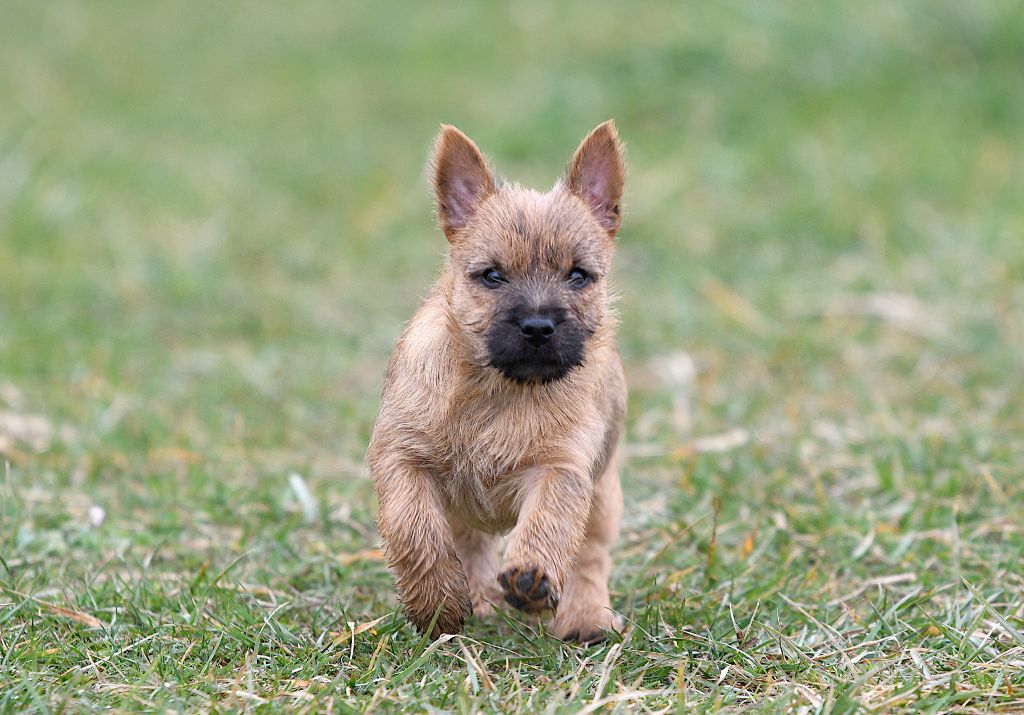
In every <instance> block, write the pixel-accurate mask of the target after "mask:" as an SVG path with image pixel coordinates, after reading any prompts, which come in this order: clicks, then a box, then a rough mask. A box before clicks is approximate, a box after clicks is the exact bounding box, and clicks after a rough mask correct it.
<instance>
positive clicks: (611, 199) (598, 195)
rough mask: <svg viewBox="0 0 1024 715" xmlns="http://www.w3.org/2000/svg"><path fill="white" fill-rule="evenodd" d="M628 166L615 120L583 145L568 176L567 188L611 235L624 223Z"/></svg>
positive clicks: (599, 129)
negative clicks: (621, 206)
mask: <svg viewBox="0 0 1024 715" xmlns="http://www.w3.org/2000/svg"><path fill="white" fill-rule="evenodd" d="M625 176H626V166H625V162H624V161H623V158H622V142H620V141H619V133H618V132H617V131H615V122H614V120H611V119H609V120H608V121H607V122H605V123H604V124H601V125H599V126H598V127H597V128H595V129H594V131H592V132H590V134H588V135H587V138H586V139H584V140H583V141H582V143H580V146H579V148H578V149H577V150H576V153H575V154H573V157H572V161H570V162H569V173H568V175H567V176H566V188H568V189H569V191H571V192H572V193H574V194H576V195H577V196H579V197H580V198H581V199H583V202H584V203H586V205H587V206H589V207H590V210H591V211H592V212H593V214H594V217H595V218H597V221H598V223H600V224H601V225H602V226H603V227H604V229H605V230H606V231H607V232H608V235H609V236H614V235H615V234H616V233H617V232H618V230H619V224H620V223H621V222H622V216H621V210H620V205H621V202H622V183H623V181H624V179H625Z"/></svg>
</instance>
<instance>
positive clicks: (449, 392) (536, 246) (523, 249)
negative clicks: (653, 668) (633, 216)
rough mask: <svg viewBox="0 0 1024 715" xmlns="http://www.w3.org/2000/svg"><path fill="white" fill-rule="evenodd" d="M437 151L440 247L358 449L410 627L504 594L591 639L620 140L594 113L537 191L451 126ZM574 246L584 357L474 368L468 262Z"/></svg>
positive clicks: (602, 584)
mask: <svg viewBox="0 0 1024 715" xmlns="http://www.w3.org/2000/svg"><path fill="white" fill-rule="evenodd" d="M435 152H436V155H435V160H434V183H435V191H436V192H437V195H438V217H439V222H440V224H441V227H442V229H443V230H444V232H445V234H446V236H447V237H448V239H449V241H450V243H451V247H450V254H449V261H448V263H447V265H446V267H445V270H444V272H443V274H442V275H441V277H440V279H439V280H438V281H437V283H436V284H435V286H434V288H433V289H432V291H431V292H430V294H429V296H428V297H427V299H426V301H425V302H424V303H423V305H422V306H421V307H420V309H419V310H418V311H417V313H416V315H415V316H414V317H413V319H412V321H411V322H410V323H409V325H408V327H407V328H406V330H405V332H404V333H403V334H402V337H401V338H400V339H399V342H398V346H397V348H396V350H395V353H394V355H393V357H392V360H391V364H390V366H389V368H388V370H387V374H386V376H385V381H384V388H383V394H382V397H381V407H380V415H379V417H378V420H377V424H376V426H375V429H374V432H373V437H372V440H371V443H370V449H369V455H368V461H369V466H370V471H371V475H372V477H373V482H374V487H375V489H376V492H377V495H378V499H379V502H380V507H379V512H378V523H379V527H380V533H381V538H382V541H383V545H384V549H385V554H386V556H387V560H388V564H389V566H390V568H391V570H392V572H393V574H394V576H395V584H396V587H397V590H398V593H399V597H400V599H401V601H402V603H403V605H404V607H405V610H406V613H407V614H408V617H409V619H410V620H411V621H412V623H413V624H414V625H415V626H416V627H417V628H418V629H420V630H421V631H426V630H427V629H428V628H429V627H430V624H431V622H432V621H433V619H434V618H435V617H436V619H437V620H436V624H435V626H434V628H433V630H432V633H431V635H433V636H437V635H439V634H441V633H457V632H459V631H460V630H461V627H462V624H463V619H464V618H465V617H466V616H468V615H469V614H470V613H471V612H472V613H475V614H477V615H485V614H487V613H489V612H490V610H491V604H494V605H502V597H503V595H504V597H505V598H510V599H512V600H514V601H516V602H517V603H519V604H521V605H520V607H521V608H523V609H524V610H527V611H534V610H544V609H547V608H550V607H554V606H557V608H556V610H555V618H554V621H553V622H552V630H553V632H554V633H555V634H556V635H557V636H559V637H562V638H567V639H575V640H580V641H582V642H590V641H593V640H596V639H598V638H599V637H600V635H601V630H600V629H612V628H617V627H618V625H619V624H618V621H617V620H616V619H615V617H614V615H613V613H612V611H611V604H610V602H609V595H608V578H609V575H610V572H611V560H610V557H609V553H608V551H609V548H610V547H611V545H612V543H613V542H614V540H615V538H616V536H617V533H618V524H619V520H620V518H621V514H622V493H621V489H620V487H619V478H618V473H617V471H616V469H615V460H614V455H615V450H616V445H617V442H618V438H619V435H620V433H621V430H622V423H623V419H624V415H625V403H626V384H625V378H624V376H623V372H622V367H621V364H620V360H619V356H618V352H617V350H616V348H615V343H614V338H613V328H614V317H613V314H612V312H611V308H610V298H609V293H608V288H607V274H608V270H609V268H610V263H611V258H612V254H613V253H614V240H613V239H614V235H615V233H616V231H617V230H618V218H619V201H620V198H621V185H622V177H623V165H622V158H621V147H620V144H619V141H618V137H617V135H616V133H615V129H614V126H613V125H612V124H611V123H610V122H608V123H605V124H603V125H601V126H600V127H598V128H597V129H595V130H594V132H592V133H591V135H590V136H588V137H587V139H585V140H584V142H583V143H582V144H581V145H580V148H579V149H578V150H577V152H576V155H575V156H574V158H573V160H572V161H571V162H570V168H569V171H568V173H567V177H566V179H565V180H564V181H562V182H559V183H558V184H556V186H555V187H554V188H553V189H552V190H551V191H549V192H547V193H539V192H535V191H532V190H529V189H525V188H522V187H519V186H505V185H501V184H500V183H499V182H496V181H495V180H494V178H493V177H492V175H491V173H490V171H489V169H488V168H487V164H486V160H485V159H484V158H483V155H482V154H481V153H480V152H479V150H478V149H477V148H476V146H475V145H474V144H473V143H472V142H471V141H470V140H469V139H468V138H467V137H465V135H463V134H462V133H461V132H459V131H458V130H457V129H454V128H453V127H444V128H443V129H442V132H441V135H440V136H439V138H438V141H437V144H436V149H435ZM581 255H583V256H585V257H586V260H587V268H588V271H589V272H590V273H591V274H593V276H594V284H593V285H591V286H590V287H588V288H587V289H585V290H580V291H572V292H570V291H568V289H566V291H567V292H566V293H565V294H564V296H562V297H563V298H564V299H565V300H566V301H568V303H567V304H568V305H569V308H570V310H571V311H572V313H573V316H574V317H575V319H576V320H578V321H579V324H580V325H581V326H584V328H585V329H586V331H587V334H588V336H589V337H588V338H587V340H586V344H585V352H584V358H583V361H582V364H580V365H579V366H578V367H576V368H574V369H573V370H572V371H570V372H569V373H568V374H567V375H565V376H564V377H562V378H561V379H557V380H554V381H551V382H547V383H541V382H528V383H525V384H523V383H518V382H514V381H512V380H510V379H507V378H506V377H504V376H503V375H502V374H500V373H499V372H498V371H497V370H496V369H494V368H493V367H490V366H489V365H488V353H487V343H486V338H485V336H486V331H487V329H488V327H489V326H491V324H492V321H493V320H495V314H496V312H495V311H496V310H497V307H496V305H495V302H494V301H495V300H497V298H496V297H495V296H496V295H497V294H498V292H497V291H488V290H487V289H486V288H482V287H481V285H480V282H479V280H478V279H477V277H476V276H477V274H478V273H479V271H481V270H484V269H486V268H487V267H488V266H489V265H491V264H493V263H495V262H500V263H501V265H502V266H503V269H504V270H506V271H507V272H508V273H509V274H510V275H515V276H517V277H518V278H517V280H519V281H520V283H519V285H524V286H527V287H526V288H525V289H524V290H526V291H529V290H530V288H529V286H530V285H531V284H530V281H531V280H534V278H535V277H536V276H539V275H540V271H542V270H550V271H554V272H555V273H557V271H560V270H564V272H566V273H568V272H569V271H571V270H572V269H573V263H574V260H577V259H578V258H579V257H580V256H581ZM545 267H546V268H545ZM537 280H539V278H537ZM560 295H561V294H560ZM506 532H508V539H507V546H506V552H505V556H504V559H503V560H502V561H501V563H500V564H499V561H498V557H497V550H498V544H499V537H498V536H497V535H499V534H502V533H506Z"/></svg>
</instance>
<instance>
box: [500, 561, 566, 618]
mask: <svg viewBox="0 0 1024 715" xmlns="http://www.w3.org/2000/svg"><path fill="white" fill-rule="evenodd" d="M498 584H499V585H500V586H501V588H502V590H503V591H504V592H505V601H506V602H508V604H509V605H510V606H512V607H514V608H518V609H519V610H520V611H526V612H527V613H536V612H538V611H545V610H549V609H554V608H557V607H558V588H557V587H556V586H555V584H554V583H553V581H552V580H551V579H550V578H548V576H547V575H546V574H545V573H544V569H542V568H540V567H539V566H513V567H512V568H510V569H506V570H505V571H503V572H501V574H499V576H498Z"/></svg>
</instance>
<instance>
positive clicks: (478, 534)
mask: <svg viewBox="0 0 1024 715" xmlns="http://www.w3.org/2000/svg"><path fill="white" fill-rule="evenodd" d="M448 521H449V523H450V524H451V527H452V536H453V537H454V539H455V553H457V554H458V555H459V561H461V562H462V569H463V571H465V572H466V578H467V580H468V581H469V599H470V601H472V602H473V615H474V616H478V617H479V616H489V615H491V614H492V613H494V607H493V606H492V605H491V604H500V603H501V601H502V598H501V589H500V588H499V587H498V582H497V576H498V545H499V542H500V541H501V537H500V536H498V535H497V534H488V533H487V532H485V531H481V530H480V529H475V528H473V527H472V526H468V525H467V524H464V523H462V522H461V521H460V520H459V519H458V518H454V517H451V516H449V518H448Z"/></svg>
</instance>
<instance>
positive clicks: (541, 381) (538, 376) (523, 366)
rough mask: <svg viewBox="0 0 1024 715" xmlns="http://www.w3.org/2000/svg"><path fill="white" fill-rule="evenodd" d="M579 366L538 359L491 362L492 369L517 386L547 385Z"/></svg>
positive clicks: (575, 362) (577, 363) (562, 377)
mask: <svg viewBox="0 0 1024 715" xmlns="http://www.w3.org/2000/svg"><path fill="white" fill-rule="evenodd" d="M579 365H580V362H579V361H574V362H571V363H564V362H558V361H552V360H543V359H538V358H532V359H521V360H511V361H501V362H498V361H493V360H492V361H491V367H493V368H494V369H496V370H497V371H498V372H499V373H501V375H502V377H504V378H505V379H507V380H510V381H512V382H514V383H516V384H517V385H547V384H548V383H551V382H556V381H558V380H562V379H564V378H565V377H566V376H568V375H569V373H571V372H572V371H573V370H574V369H575V368H577V367H578V366H579Z"/></svg>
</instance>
